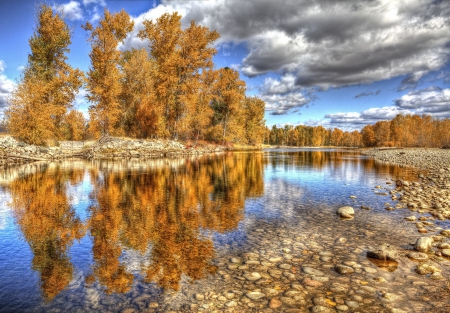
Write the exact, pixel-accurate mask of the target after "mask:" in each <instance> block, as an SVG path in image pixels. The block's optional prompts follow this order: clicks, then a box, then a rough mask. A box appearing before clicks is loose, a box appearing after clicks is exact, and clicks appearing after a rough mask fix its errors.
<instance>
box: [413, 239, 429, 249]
mask: <svg viewBox="0 0 450 313" xmlns="http://www.w3.org/2000/svg"><path fill="white" fill-rule="evenodd" d="M432 244H433V239H431V238H430V237H420V238H418V239H417V241H416V243H415V245H414V249H415V250H416V251H419V252H428V251H430V249H431V245H432Z"/></svg>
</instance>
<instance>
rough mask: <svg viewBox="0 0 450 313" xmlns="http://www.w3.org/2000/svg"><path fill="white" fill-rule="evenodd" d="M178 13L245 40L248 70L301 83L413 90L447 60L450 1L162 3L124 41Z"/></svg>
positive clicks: (226, 38)
mask: <svg viewBox="0 0 450 313" xmlns="http://www.w3.org/2000/svg"><path fill="white" fill-rule="evenodd" d="M174 11H178V12H179V13H180V14H181V15H182V16H183V17H184V18H183V20H182V22H183V25H185V26H186V25H187V24H188V23H189V22H190V21H191V20H195V21H196V22H197V23H199V24H201V25H205V26H208V27H209V28H211V29H215V30H217V31H218V32H219V33H220V34H221V39H219V40H218V42H217V44H218V45H220V44H223V43H230V42H233V43H245V44H246V45H247V47H248V54H247V55H246V56H245V57H244V58H243V60H242V63H241V64H240V69H241V71H242V72H243V73H244V74H246V75H248V76H255V75H261V74H266V73H269V72H273V71H278V72H279V73H283V74H291V75H293V76H295V77H296V80H295V84H296V85H299V86H302V87H318V88H321V89H327V88H329V87H341V86H348V85H354V84H363V83H371V82H375V81H379V80H384V79H389V78H392V77H397V76H401V75H406V78H405V79H404V81H403V83H402V86H400V87H399V88H400V89H405V88H413V87H414V86H415V85H416V84H417V82H418V80H419V79H420V78H421V77H423V76H424V75H425V74H427V73H429V72H430V71H436V70H439V69H441V68H442V67H443V66H444V65H445V64H446V63H447V62H448V60H449V55H450V46H449V45H448V38H450V22H449V16H450V2H449V1H433V0H405V1H391V0H376V1H374V0H361V1H360V0H344V1H332V0H324V1H310V0H298V1H291V0H279V1H272V0H259V1H245V2H243V1H241V0H216V1H168V0H167V1H163V3H162V4H160V5H159V6H157V7H156V8H154V9H151V10H149V11H148V12H146V13H144V14H141V15H140V16H138V17H136V18H135V19H134V20H135V23H136V29H135V31H134V32H133V33H132V34H131V35H130V36H129V38H128V39H127V41H126V43H125V47H131V46H137V47H139V48H140V47H143V46H146V44H145V43H142V42H140V41H139V40H137V39H136V34H137V31H138V30H139V29H140V28H141V27H142V26H141V23H142V21H143V20H144V19H150V20H154V19H155V18H157V17H159V16H160V15H161V14H163V13H166V12H174Z"/></svg>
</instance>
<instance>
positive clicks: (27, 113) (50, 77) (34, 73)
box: [5, 4, 83, 144]
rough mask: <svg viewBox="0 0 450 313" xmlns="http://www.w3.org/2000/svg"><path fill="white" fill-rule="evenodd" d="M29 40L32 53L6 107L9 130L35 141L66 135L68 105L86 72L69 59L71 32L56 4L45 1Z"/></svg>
mask: <svg viewBox="0 0 450 313" xmlns="http://www.w3.org/2000/svg"><path fill="white" fill-rule="evenodd" d="M36 20H37V22H36V24H37V25H36V29H35V31H34V33H33V36H32V37H31V38H30V40H29V44H30V49H31V53H30V54H29V55H28V64H27V66H26V67H25V70H24V72H23V74H22V76H21V79H20V82H19V83H18V85H17V87H16V89H15V90H14V91H13V92H12V95H11V97H10V98H9V101H8V102H9V104H10V106H9V108H8V109H7V110H6V111H5V116H6V120H7V127H8V130H9V132H10V133H11V134H12V135H13V136H15V137H16V138H18V139H20V140H23V141H25V142H27V143H31V144H46V143H47V141H48V140H54V139H62V138H63V129H62V128H63V122H64V116H65V114H66V112H67V109H68V108H70V106H71V104H72V102H73V101H74V99H75V95H76V93H77V91H78V89H79V88H80V87H81V85H82V77H83V73H82V72H81V71H80V70H78V69H73V68H72V67H71V66H70V65H69V64H68V63H67V62H66V61H67V56H66V54H67V53H69V52H70V50H69V48H68V46H69V45H70V43H71V32H70V29H69V27H68V26H67V24H66V23H65V22H64V21H63V19H62V18H61V17H60V15H59V14H58V13H53V11H52V8H51V7H49V6H47V5H44V4H43V5H41V6H39V8H38V11H37V18H36Z"/></svg>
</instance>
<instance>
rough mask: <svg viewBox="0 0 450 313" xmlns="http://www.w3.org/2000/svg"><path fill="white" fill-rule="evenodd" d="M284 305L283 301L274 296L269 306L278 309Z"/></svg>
mask: <svg viewBox="0 0 450 313" xmlns="http://www.w3.org/2000/svg"><path fill="white" fill-rule="evenodd" d="M282 305H283V303H282V302H281V301H280V300H278V299H276V298H272V299H270V301H269V308H271V309H278V308H279V307H280V306H282Z"/></svg>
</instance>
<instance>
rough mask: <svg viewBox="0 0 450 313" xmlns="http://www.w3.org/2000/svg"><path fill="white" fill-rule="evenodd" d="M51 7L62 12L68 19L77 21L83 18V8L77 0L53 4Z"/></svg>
mask: <svg viewBox="0 0 450 313" xmlns="http://www.w3.org/2000/svg"><path fill="white" fill-rule="evenodd" d="M53 9H55V10H57V11H60V12H62V14H63V16H64V18H66V19H68V20H70V21H78V20H82V19H83V10H82V9H81V5H80V3H79V2H77V1H73V0H72V1H70V2H69V3H65V4H60V5H54V6H53Z"/></svg>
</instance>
